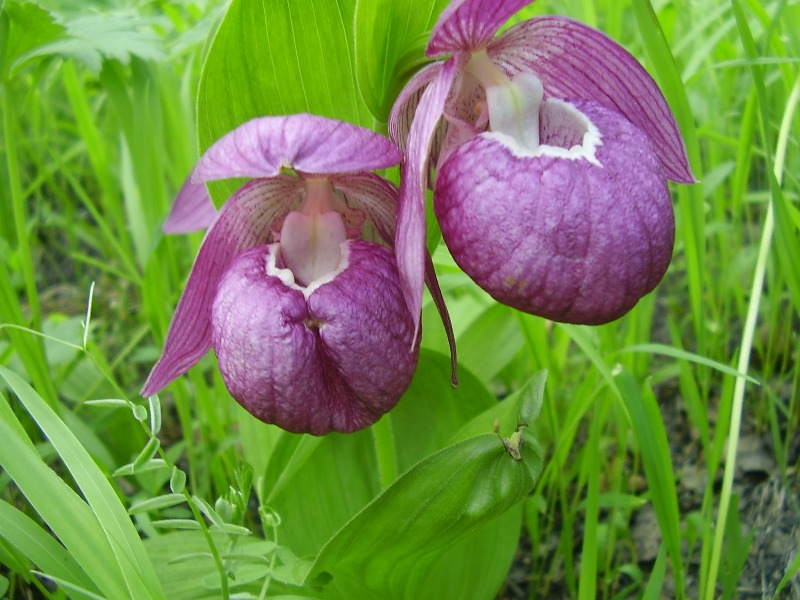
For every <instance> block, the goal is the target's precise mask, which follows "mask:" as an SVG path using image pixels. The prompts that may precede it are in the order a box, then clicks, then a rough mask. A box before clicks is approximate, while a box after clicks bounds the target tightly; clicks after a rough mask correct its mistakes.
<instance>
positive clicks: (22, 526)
mask: <svg viewBox="0 0 800 600" xmlns="http://www.w3.org/2000/svg"><path fill="white" fill-rule="evenodd" d="M0 537H4V538H5V539H6V541H7V542H9V543H10V544H12V545H13V546H14V547H15V548H16V549H17V550H18V551H20V552H21V553H22V554H23V555H25V557H26V558H27V559H28V560H30V561H31V562H32V563H33V564H35V565H36V566H37V567H39V568H40V569H41V570H42V571H44V572H45V573H47V574H48V576H52V577H58V578H59V579H60V580H61V581H65V582H70V583H72V584H73V585H76V586H79V587H81V588H84V589H85V590H87V591H89V592H92V593H99V592H100V590H99V589H98V588H97V586H96V585H95V584H94V582H93V581H92V580H91V579H90V578H89V577H88V576H87V575H86V572H85V571H84V570H83V569H82V568H81V567H80V565H79V564H78V562H77V561H76V560H75V558H74V557H73V556H72V555H71V554H70V553H69V552H68V551H67V550H66V549H65V548H64V546H62V545H61V544H59V543H58V542H57V541H56V540H54V539H53V537H52V536H51V535H50V534H49V533H47V532H46V531H45V530H44V529H42V528H41V527H40V526H39V525H37V524H36V523H35V522H34V521H33V519H31V518H30V517H29V516H28V515H26V514H25V513H23V512H22V511H20V510H19V509H17V508H15V507H14V506H11V505H10V504H9V503H8V502H5V501H2V500H0ZM73 597H75V598H82V597H86V596H84V595H74V596H73Z"/></svg>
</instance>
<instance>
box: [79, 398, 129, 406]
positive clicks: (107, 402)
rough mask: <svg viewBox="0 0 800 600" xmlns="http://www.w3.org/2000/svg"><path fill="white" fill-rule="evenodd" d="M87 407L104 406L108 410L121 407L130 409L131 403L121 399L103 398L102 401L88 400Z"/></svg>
mask: <svg viewBox="0 0 800 600" xmlns="http://www.w3.org/2000/svg"><path fill="white" fill-rule="evenodd" d="M84 404H86V405H87V406H102V407H107V408H120V407H123V406H124V407H128V406H130V405H131V403H130V402H128V401H127V400H122V399H120V398H103V399H100V400H87V401H86V402H84Z"/></svg>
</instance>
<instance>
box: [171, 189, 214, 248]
mask: <svg viewBox="0 0 800 600" xmlns="http://www.w3.org/2000/svg"><path fill="white" fill-rule="evenodd" d="M191 180H192V175H189V177H188V178H187V179H186V181H185V182H184V183H183V185H182V186H181V189H180V191H179V192H178V197H177V198H175V202H173V203H172V208H171V209H170V211H169V216H168V217H167V220H166V221H164V232H165V233H170V234H174V233H191V232H193V231H200V230H201V229H208V227H209V225H211V223H213V222H214V219H216V218H217V209H216V207H215V206H214V203H213V202H212V201H211V197H210V196H209V195H208V190H207V189H206V186H205V184H204V183H192V181H191Z"/></svg>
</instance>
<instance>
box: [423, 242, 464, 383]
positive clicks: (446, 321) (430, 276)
mask: <svg viewBox="0 0 800 600" xmlns="http://www.w3.org/2000/svg"><path fill="white" fill-rule="evenodd" d="M425 283H426V284H427V286H428V290H429V291H430V293H431V297H432V298H433V303H434V304H435V305H436V309H437V310H438V311H439V317H441V319H442V325H444V333H445V335H446V336H447V344H448V345H449V346H450V383H452V384H453V387H456V386H457V385H458V374H457V373H456V370H457V367H458V355H457V352H456V336H455V333H454V332H453V322H452V321H451V320H450V312H449V311H448V310H447V304H445V302H444V296H443V295H442V288H440V287H439V279H438V278H437V277H436V269H434V268H433V259H432V258H431V255H430V252H426V253H425Z"/></svg>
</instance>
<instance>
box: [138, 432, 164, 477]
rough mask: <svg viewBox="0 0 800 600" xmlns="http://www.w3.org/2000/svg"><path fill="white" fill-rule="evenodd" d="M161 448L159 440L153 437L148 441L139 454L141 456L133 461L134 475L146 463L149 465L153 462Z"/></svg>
mask: <svg viewBox="0 0 800 600" xmlns="http://www.w3.org/2000/svg"><path fill="white" fill-rule="evenodd" d="M160 447H161V442H160V441H159V440H158V438H155V437H152V438H150V439H149V440H147V443H146V444H145V446H144V448H142V451H141V452H140V453H139V456H137V457H136V459H135V460H134V461H133V471H134V473H135V472H137V471H139V470H140V469H141V467H143V466H144V465H145V464H146V463H149V462H150V461H151V460H152V458H153V457H154V456H155V455H156V452H158V449H159V448H160Z"/></svg>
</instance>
